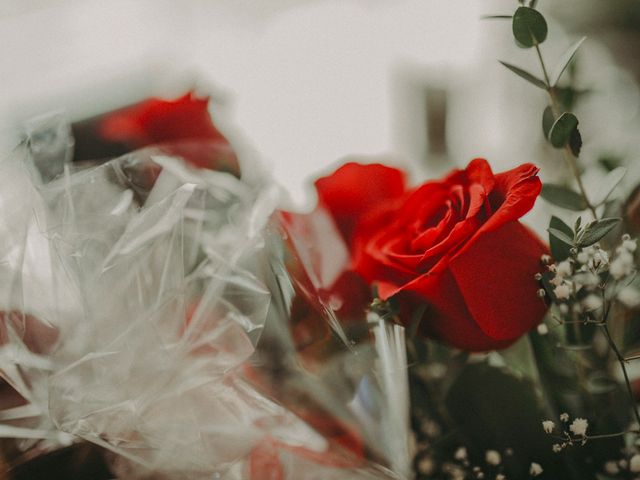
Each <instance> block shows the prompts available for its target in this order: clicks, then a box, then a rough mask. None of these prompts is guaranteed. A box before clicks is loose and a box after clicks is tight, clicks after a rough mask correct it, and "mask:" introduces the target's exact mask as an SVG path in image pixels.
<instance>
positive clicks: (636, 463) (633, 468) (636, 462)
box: [629, 453, 640, 473]
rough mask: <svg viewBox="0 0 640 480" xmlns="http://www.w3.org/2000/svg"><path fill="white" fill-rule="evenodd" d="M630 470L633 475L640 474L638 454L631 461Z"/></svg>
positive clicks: (639, 457)
mask: <svg viewBox="0 0 640 480" xmlns="http://www.w3.org/2000/svg"><path fill="white" fill-rule="evenodd" d="M629 470H631V471H632V472H633V473H638V472H640V455H639V454H637V453H636V454H635V455H634V456H633V457H631V459H630V460H629Z"/></svg>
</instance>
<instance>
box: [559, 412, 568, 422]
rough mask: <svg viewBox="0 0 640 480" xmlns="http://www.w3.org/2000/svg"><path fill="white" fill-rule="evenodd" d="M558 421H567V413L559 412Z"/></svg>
mask: <svg viewBox="0 0 640 480" xmlns="http://www.w3.org/2000/svg"><path fill="white" fill-rule="evenodd" d="M560 421H561V422H568V421H569V414H568V413H561V414H560Z"/></svg>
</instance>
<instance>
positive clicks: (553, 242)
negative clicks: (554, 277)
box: [549, 215, 573, 262]
mask: <svg viewBox="0 0 640 480" xmlns="http://www.w3.org/2000/svg"><path fill="white" fill-rule="evenodd" d="M549 229H553V230H557V231H560V232H562V233H564V234H565V235H566V236H567V237H568V238H573V231H572V230H571V227H570V226H569V225H567V224H566V223H564V222H563V221H562V220H561V219H559V218H558V217H556V216H555V215H554V216H552V217H551V220H550V221H549ZM571 243H573V241H572V242H571ZM549 247H550V249H551V256H552V257H553V258H554V260H555V261H556V262H561V261H562V260H565V259H566V258H569V255H571V245H570V244H567V242H565V241H563V240H560V239H558V238H557V237H555V236H554V235H553V234H552V233H551V232H549Z"/></svg>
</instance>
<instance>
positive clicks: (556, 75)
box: [551, 37, 587, 87]
mask: <svg viewBox="0 0 640 480" xmlns="http://www.w3.org/2000/svg"><path fill="white" fill-rule="evenodd" d="M586 39H587V37H582V38H581V39H580V40H578V41H577V42H575V43H574V44H573V45H571V46H570V47H569V48H568V49H567V51H566V52H564V54H563V55H562V57H561V58H560V60H559V61H558V64H557V66H556V67H555V68H554V70H553V73H552V74H551V86H552V87H555V86H556V85H557V84H558V81H559V80H560V77H562V74H563V73H564V71H565V70H566V69H567V67H568V66H569V64H570V63H571V60H573V57H575V55H576V53H577V52H578V49H579V48H580V45H582V43H583V42H584V41H585V40H586Z"/></svg>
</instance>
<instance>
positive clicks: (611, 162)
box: [598, 155, 622, 172]
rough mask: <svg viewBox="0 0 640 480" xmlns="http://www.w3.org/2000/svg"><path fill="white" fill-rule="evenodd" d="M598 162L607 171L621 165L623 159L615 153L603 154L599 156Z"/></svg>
mask: <svg viewBox="0 0 640 480" xmlns="http://www.w3.org/2000/svg"><path fill="white" fill-rule="evenodd" d="M598 163H599V164H600V166H601V167H602V168H604V169H605V170H606V171H607V172H610V171H611V170H614V169H615V168H618V167H619V166H620V163H622V160H621V159H620V158H618V157H616V156H615V155H603V156H601V157H600V158H598Z"/></svg>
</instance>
